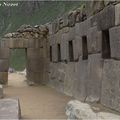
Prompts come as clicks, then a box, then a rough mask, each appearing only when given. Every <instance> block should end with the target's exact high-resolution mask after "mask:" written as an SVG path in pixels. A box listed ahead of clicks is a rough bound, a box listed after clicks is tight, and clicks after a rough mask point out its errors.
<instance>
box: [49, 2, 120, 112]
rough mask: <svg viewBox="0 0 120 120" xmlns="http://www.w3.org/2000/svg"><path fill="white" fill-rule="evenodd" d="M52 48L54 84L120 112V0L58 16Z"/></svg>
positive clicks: (52, 31)
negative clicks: (119, 0)
mask: <svg viewBox="0 0 120 120" xmlns="http://www.w3.org/2000/svg"><path fill="white" fill-rule="evenodd" d="M96 6H98V7H96ZM88 8H89V9H88ZM93 8H94V9H93ZM88 11H91V12H88ZM48 49H49V56H50V65H49V85H50V86H52V87H54V88H55V89H57V90H58V91H61V92H62V93H65V94H67V95H70V96H73V97H75V98H76V99H78V100H81V101H84V102H100V103H101V104H103V105H105V106H106V107H109V108H112V109H114V110H117V111H119V112H120V79H119V78H120V67H119V66H120V52H119V51H120V3H118V2H115V1H114V2H111V1H110V2H109V1H107V2H105V1H102V2H100V1H99V2H96V3H95V2H94V4H93V3H92V5H91V4H90V5H89V7H87V9H85V7H84V6H83V7H82V9H77V10H75V11H71V12H70V13H68V14H67V15H64V16H63V17H61V18H58V19H57V20H55V21H54V22H52V23H51V24H49V48H48Z"/></svg>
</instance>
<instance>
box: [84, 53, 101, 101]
mask: <svg viewBox="0 0 120 120" xmlns="http://www.w3.org/2000/svg"><path fill="white" fill-rule="evenodd" d="M102 69H103V60H102V59H101V54H94V55H90V56H89V58H88V82H87V98H86V101H87V102H97V101H99V100H100V97H101V82H102Z"/></svg>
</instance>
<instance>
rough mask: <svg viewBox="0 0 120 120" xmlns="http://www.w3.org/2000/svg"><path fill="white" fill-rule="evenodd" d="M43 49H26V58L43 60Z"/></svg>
mask: <svg viewBox="0 0 120 120" xmlns="http://www.w3.org/2000/svg"><path fill="white" fill-rule="evenodd" d="M43 57H44V55H43V49H42V48H28V49H27V58H28V59H29V58H35V59H38V58H43Z"/></svg>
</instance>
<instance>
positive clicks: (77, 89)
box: [73, 57, 88, 101]
mask: <svg viewBox="0 0 120 120" xmlns="http://www.w3.org/2000/svg"><path fill="white" fill-rule="evenodd" d="M75 73H76V78H77V79H75V80H74V87H73V95H74V97H75V98H76V99H78V100H80V101H85V99H86V97H87V82H88V60H82V57H80V58H79V62H77V63H76V64H75Z"/></svg>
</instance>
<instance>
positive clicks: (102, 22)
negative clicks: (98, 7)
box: [97, 5, 115, 30]
mask: <svg viewBox="0 0 120 120" xmlns="http://www.w3.org/2000/svg"><path fill="white" fill-rule="evenodd" d="M98 14H99V15H98V16H97V17H98V18H97V22H98V29H99V30H106V29H109V28H111V27H113V26H114V25H115V7H114V5H109V6H106V7H105V8H104V9H103V10H102V11H101V12H100V13H98Z"/></svg>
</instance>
